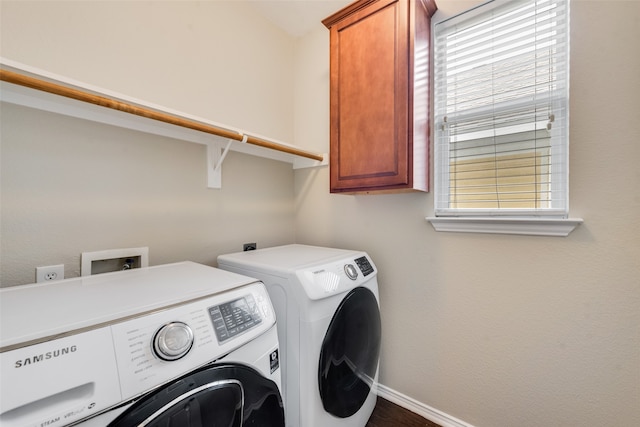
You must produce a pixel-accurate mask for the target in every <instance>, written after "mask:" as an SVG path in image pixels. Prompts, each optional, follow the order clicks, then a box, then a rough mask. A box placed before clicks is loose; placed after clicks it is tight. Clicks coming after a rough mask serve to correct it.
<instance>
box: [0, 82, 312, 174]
mask: <svg viewBox="0 0 640 427" xmlns="http://www.w3.org/2000/svg"><path fill="white" fill-rule="evenodd" d="M0 80H2V81H5V82H7V83H13V84H17V85H20V86H25V87H29V88H31V89H36V90H41V91H43V92H48V93H52V94H54V95H59V96H64V97H66V98H72V99H75V100H77V101H82V102H87V103H89V104H94V105H99V106H101V107H106V108H111V109H112V110H118V111H123V112H125V113H129V114H134V115H136V116H140V117H145V118H147V119H152V120H158V121H160V122H164V123H169V124H172V125H176V126H181V127H184V128H188V129H193V130H197V131H200V132H204V133H208V134H212V135H217V136H221V137H223V138H227V139H233V140H235V141H242V140H243V139H244V137H245V135H243V134H242V133H240V132H235V131H230V130H226V129H222V128H218V127H215V126H210V125H206V124H203V123H198V122H194V121H192V120H188V119H183V118H181V117H177V116H173V115H171V114H166V113H161V112H158V111H155V110H151V109H148V108H144V107H138V106H136V105H132V104H127V103H126V102H122V101H117V100H115V99H111V98H107V97H104V96H99V95H94V94H91V93H88V92H84V91H81V90H78V89H73V88H70V87H67V86H62V85H58V84H55V83H51V82H47V81H44V80H40V79H37V78H35V77H30V76H25V75H23V74H19V73H15V72H13V71H8V70H0ZM246 137H247V140H246V142H247V143H249V144H253V145H258V146H260V147H264V148H269V149H272V150H277V151H282V152H284V153H289V154H293V155H296V156H301V157H306V158H307V159H312V160H317V161H319V162H321V161H323V159H324V157H323V155H322V154H316V153H312V152H310V151H305V150H301V149H299V148H294V147H289V146H286V145H282V144H278V143H276V142H271V141H267V140H264V139H261V138H256V137H254V136H251V135H246Z"/></svg>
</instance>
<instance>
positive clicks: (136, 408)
mask: <svg viewBox="0 0 640 427" xmlns="http://www.w3.org/2000/svg"><path fill="white" fill-rule="evenodd" d="M249 425H251V426H253V425H255V426H264V427H284V425H285V424H284V408H283V404H282V397H281V396H280V392H279V390H278V386H277V385H276V384H275V383H274V382H273V381H271V380H269V379H268V378H265V377H264V376H262V375H261V374H260V373H259V372H258V371H256V370H255V369H253V368H251V367H249V366H245V365H240V364H235V363H229V364H221V365H210V366H207V367H205V368H201V369H199V370H197V371H194V372H191V373H189V374H187V375H185V376H183V377H182V378H179V379H177V380H174V381H171V382H169V383H167V384H165V385H164V386H162V387H160V388H159V389H157V390H156V391H153V392H151V393H149V394H147V395H145V396H143V397H142V398H141V399H140V400H138V401H136V402H135V403H134V404H133V405H132V406H131V407H129V408H128V409H127V410H126V411H125V412H123V413H122V414H120V416H118V418H116V419H115V420H114V421H113V422H112V423H111V424H109V426H108V427H130V426H138V427H160V426H162V427H184V426H228V427H242V426H249Z"/></svg>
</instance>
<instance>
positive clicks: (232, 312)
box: [209, 294, 262, 343]
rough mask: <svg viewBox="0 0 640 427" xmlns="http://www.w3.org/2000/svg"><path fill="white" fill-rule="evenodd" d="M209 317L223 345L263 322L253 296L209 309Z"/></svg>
mask: <svg viewBox="0 0 640 427" xmlns="http://www.w3.org/2000/svg"><path fill="white" fill-rule="evenodd" d="M209 317H210V318H211V322H212V323H213V329H214V330H215V331H216V337H217V338H218V342H219V343H223V342H225V341H227V340H229V339H231V338H233V337H235V336H236V335H238V334H241V333H242V332H244V331H247V330H249V329H251V328H253V327H254V326H256V325H258V324H260V323H261V322H262V317H261V316H260V312H259V311H258V306H257V305H256V301H255V299H254V298H253V295H251V294H249V295H246V296H244V297H242V298H238V299H236V300H233V301H229V302H227V303H224V304H220V305H216V306H213V307H209Z"/></svg>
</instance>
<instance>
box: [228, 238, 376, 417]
mask: <svg viewBox="0 0 640 427" xmlns="http://www.w3.org/2000/svg"><path fill="white" fill-rule="evenodd" d="M218 267H219V268H222V269H225V270H229V271H233V272H236V273H240V274H243V275H247V276H251V277H255V278H257V279H258V280H261V281H262V282H263V283H264V284H265V285H266V286H267V290H268V291H269V295H270V297H271V301H272V303H273V305H274V308H275V310H276V315H277V318H278V336H279V339H280V346H281V349H282V353H281V355H282V366H283V368H282V383H283V396H284V402H285V414H286V417H285V419H286V424H287V426H291V427H364V426H365V425H366V423H367V421H368V419H369V417H370V416H371V413H372V412H373V408H374V407H375V403H376V392H377V381H378V361H379V355H380V342H381V325H380V311H379V302H378V282H377V270H376V267H375V265H374V263H373V262H372V261H371V259H370V258H369V256H368V255H367V254H366V253H365V252H358V251H350V250H342V249H333V248H323V247H317V246H306V245H287V246H280V247H274V248H267V249H259V250H255V251H247V252H238V253H234V254H228V255H221V256H219V257H218Z"/></svg>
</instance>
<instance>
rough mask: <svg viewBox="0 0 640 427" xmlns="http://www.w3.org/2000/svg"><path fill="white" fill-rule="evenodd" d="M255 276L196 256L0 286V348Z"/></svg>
mask: <svg viewBox="0 0 640 427" xmlns="http://www.w3.org/2000/svg"><path fill="white" fill-rule="evenodd" d="M255 281H256V280H255V279H252V278H249V277H246V276H242V275H240V274H236V273H232V272H228V271H224V270H219V269H217V268H213V267H208V266H205V265H202V264H197V263H194V262H181V263H176V264H166V265H159V266H155V267H147V268H139V269H134V270H128V271H122V272H115V273H105V274H98V275H94V276H86V277H78V278H73V279H66V280H60V281H57V282H53V283H37V284H32V285H22V286H14V287H10V288H2V289H0V323H1V324H2V336H1V341H0V348H5V347H7V346H11V345H15V344H19V343H22V342H27V341H31V340H37V339H40V338H43V337H49V336H54V335H56V334H60V333H65V332H68V331H70V330H76V329H83V328H89V327H92V326H95V325H100V324H109V323H111V322H113V321H115V320H119V319H120V320H121V319H126V318H129V317H131V316H136V315H138V314H140V313H145V312H149V311H154V310H159V309H161V308H166V307H168V306H171V305H174V304H180V303H183V302H187V301H190V300H193V299H197V298H201V297H204V296H207V295H214V294H217V293H220V292H224V291H227V290H230V289H234V288H237V287H239V286H242V285H246V284H249V283H253V282H255Z"/></svg>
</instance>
